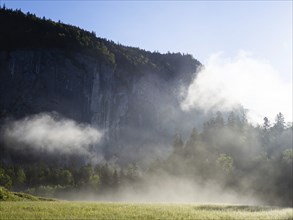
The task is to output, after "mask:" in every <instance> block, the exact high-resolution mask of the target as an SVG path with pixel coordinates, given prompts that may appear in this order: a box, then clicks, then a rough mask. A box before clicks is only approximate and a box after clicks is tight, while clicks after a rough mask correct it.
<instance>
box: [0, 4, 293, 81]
mask: <svg viewBox="0 0 293 220" xmlns="http://www.w3.org/2000/svg"><path fill="white" fill-rule="evenodd" d="M3 3H5V5H6V7H8V8H14V9H16V8H19V9H21V10H22V11H24V12H27V11H30V12H31V13H35V14H36V15H37V16H40V17H43V16H45V17H46V18H50V19H52V20H55V21H58V20H61V21H62V22H64V23H68V24H72V25H76V26H79V27H81V28H83V29H87V30H89V31H95V32H96V33H97V36H100V37H104V38H107V39H110V40H113V41H115V42H119V43H121V44H124V45H129V46H135V47H140V48H143V49H146V50H150V51H155V50H158V51H160V52H167V51H170V52H182V53H190V54H192V55H193V56H194V57H195V58H196V59H198V60H199V61H201V62H203V63H205V60H206V59H207V58H208V57H209V55H210V54H212V53H215V52H219V51H222V52H224V53H225V55H227V56H231V57H233V56H235V55H236V54H237V53H238V51H239V50H245V51H249V52H252V53H253V54H254V55H255V56H257V57H259V58H261V59H266V60H267V61H268V62H269V63H271V64H272V65H273V67H274V68H276V70H278V71H279V73H280V76H281V77H282V79H283V80H285V81H292V1H234V2H233V1H207V2H205V1H171V2H168V1H160V2H157V1H48V0H34V1H27V0H22V1H11V0H10V1H9V0H1V4H2V5H3Z"/></svg>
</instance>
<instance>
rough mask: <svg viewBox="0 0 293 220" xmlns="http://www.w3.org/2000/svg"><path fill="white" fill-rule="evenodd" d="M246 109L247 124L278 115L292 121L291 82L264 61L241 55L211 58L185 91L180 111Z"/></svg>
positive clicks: (250, 55) (220, 54) (241, 53)
mask: <svg viewBox="0 0 293 220" xmlns="http://www.w3.org/2000/svg"><path fill="white" fill-rule="evenodd" d="M240 105H241V106H243V107H244V108H245V109H248V115H247V116H248V120H249V121H250V122H253V123H262V119H263V118H264V117H265V116H266V117H268V118H269V119H270V120H273V119H274V117H275V116H276V114H277V113H278V112H282V113H283V114H284V115H285V117H286V118H287V119H288V120H289V121H292V82H284V81H282V80H281V79H280V78H279V73H278V72H277V70H276V69H274V67H273V66H272V65H271V64H270V63H269V62H268V61H266V60H264V59H261V58H258V57H256V56H254V55H253V54H250V53H248V52H245V51H240V52H239V53H238V54H237V55H236V56H235V57H226V56H225V54H224V53H215V54H212V55H210V57H209V59H208V60H207V62H206V63H205V65H204V67H203V68H202V70H201V71H200V72H199V73H198V74H197V77H196V78H195V79H194V81H193V82H192V83H191V85H190V86H189V88H188V91H187V94H186V97H185V99H184V100H183V102H182V103H181V107H182V109H184V110H186V111H188V110H190V109H192V108H197V109H202V110H204V111H214V112H215V111H231V110H234V109H236V108H238V107H239V106H240Z"/></svg>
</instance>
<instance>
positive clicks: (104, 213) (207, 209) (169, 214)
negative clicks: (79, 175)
mask: <svg viewBox="0 0 293 220" xmlns="http://www.w3.org/2000/svg"><path fill="white" fill-rule="evenodd" d="M0 219H13V220H16V219H247V220H249V219H293V209H292V208H284V209H281V208H272V207H255V206H234V205H233V206H232V205H194V204H139V203H136V204H132V203H98V202H64V201H30V202H28V201H12V202H10V201H6V202H0Z"/></svg>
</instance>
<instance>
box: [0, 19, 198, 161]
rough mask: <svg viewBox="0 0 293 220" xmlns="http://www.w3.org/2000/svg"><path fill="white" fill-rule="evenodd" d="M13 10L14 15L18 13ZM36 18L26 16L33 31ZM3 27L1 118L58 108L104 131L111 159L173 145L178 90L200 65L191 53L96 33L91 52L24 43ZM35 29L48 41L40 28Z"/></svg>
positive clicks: (136, 154)
mask: <svg viewBox="0 0 293 220" xmlns="http://www.w3.org/2000/svg"><path fill="white" fill-rule="evenodd" d="M9 16H10V17H9ZM9 16H8V18H7V17H5V18H6V19H8V20H9V21H10V19H11V16H12V18H14V17H15V16H14V15H13V13H12V15H11V13H10V15H9ZM13 16H14V17H13ZM18 19H19V18H18ZM25 19H28V18H22V19H19V20H20V21H18V23H21V22H23V20H25ZM26 22H28V21H26ZM34 22H35V19H33V21H31V23H29V22H28V23H29V27H30V26H31V27H32V28H31V29H32V30H33V29H34ZM43 22H44V23H45V24H46V25H48V24H47V22H46V21H43ZM16 24H17V22H16V23H14V25H16ZM16 26H17V25H16ZM19 26H21V25H20V24H19ZM4 27H5V26H4ZM39 28H40V27H39ZM66 28H67V26H66ZM66 28H63V29H66ZM16 29H17V28H16ZM19 29H20V30H19V31H20V33H19V34H20V36H21V34H24V33H23V32H22V30H21V28H19ZM31 29H30V30H31ZM63 29H62V28H61V29H60V30H63ZM58 30H59V29H58ZM60 30H59V31H60ZM4 31H5V34H6V36H7V38H6V41H7V42H9V45H10V46H7V45H4V44H3V45H2V44H1V45H0V46H1V47H0V72H1V74H0V82H1V83H0V116H1V118H2V119H3V118H7V117H16V118H19V117H24V116H27V115H31V114H37V113H41V112H52V111H55V112H58V113H59V114H61V115H63V116H64V117H67V118H71V119H74V120H76V121H78V122H83V123H90V124H92V125H93V126H95V127H97V128H99V129H102V130H103V131H105V139H104V142H103V144H102V145H103V147H104V149H103V151H104V153H105V155H106V157H112V156H117V157H118V158H126V159H127V160H139V159H140V156H138V155H141V158H143V157H145V154H146V153H147V152H153V151H156V150H158V146H159V145H162V144H166V143H167V142H168V144H169V142H170V139H171V140H172V138H171V136H172V135H174V134H175V133H176V132H177V131H178V130H177V125H178V123H180V121H179V120H181V119H182V117H178V115H180V114H182V115H184V113H183V112H181V110H180V106H179V102H180V100H179V99H180V98H179V93H180V90H181V89H182V88H184V87H186V86H188V84H189V83H190V82H191V79H192V77H193V76H194V73H195V72H196V71H197V69H198V68H199V67H200V66H201V64H200V63H199V62H198V61H197V60H195V59H193V58H192V57H191V56H190V55H181V54H159V53H151V52H147V51H144V50H140V49H138V48H131V47H124V46H121V45H117V44H114V43H113V42H109V41H106V40H103V39H98V38H95V39H96V43H94V44H97V45H100V47H99V48H102V49H99V50H97V51H96V50H95V51H96V52H90V53H89V52H88V50H80V49H77V50H70V49H68V48H65V49H64V48H60V47H58V45H55V46H54V45H51V44H50V45H40V44H37V45H35V44H33V43H32V42H30V43H28V44H26V43H25V42H23V43H21V44H20V43H19V41H17V39H15V38H16V36H14V35H13V33H12V34H11V33H10V31H9V27H8V26H7V27H6V29H5V28H4ZM14 31H15V30H14ZM74 31H75V30H74ZM78 31H80V30H79V29H78ZM50 33H51V32H50ZM52 33H53V31H52ZM64 33H65V32H64ZM74 33H75V32H74ZM86 33H87V32H86ZM26 34H27V33H26ZM32 34H33V35H31V37H34V38H37V40H38V38H40V39H39V40H40V41H41V40H42V39H43V38H42V34H41V33H40V34H37V35H36V33H34V32H32ZM9 35H11V36H12V35H13V38H14V39H13V40H11V38H12V37H11V38H9ZM24 35H25V34H24ZM59 35H60V33H58V36H59ZM46 36H47V35H46ZM62 36H63V35H62ZM70 36H71V38H70V39H72V34H71V35H70ZM83 36H84V35H83ZM9 39H10V40H9ZM93 39H94V38H93ZM2 40H3V39H2ZM4 40H5V39H4ZM13 41H15V42H16V41H17V44H13ZM93 41H94V40H93ZM1 42H3V41H1ZM4 42H5V41H4ZM15 45H17V46H15ZM101 45H102V46H101ZM95 48H96V47H95ZM101 51H102V52H101ZM105 51H106V52H105ZM105 54H106V55H105ZM109 57H110V58H111V62H109V59H110V58H109ZM131 152H133V154H131ZM126 159H125V160H126Z"/></svg>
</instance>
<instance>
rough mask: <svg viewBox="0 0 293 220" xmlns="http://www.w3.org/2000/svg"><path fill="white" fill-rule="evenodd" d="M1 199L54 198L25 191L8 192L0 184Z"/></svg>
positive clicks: (42, 199) (31, 199) (32, 199)
mask: <svg viewBox="0 0 293 220" xmlns="http://www.w3.org/2000/svg"><path fill="white" fill-rule="evenodd" d="M1 201H54V200H53V199H49V198H41V197H36V196H32V195H30V194H26V193H18V192H10V191H8V190H7V189H5V188H4V187H1V186H0V202H1ZM0 217H2V216H0Z"/></svg>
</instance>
